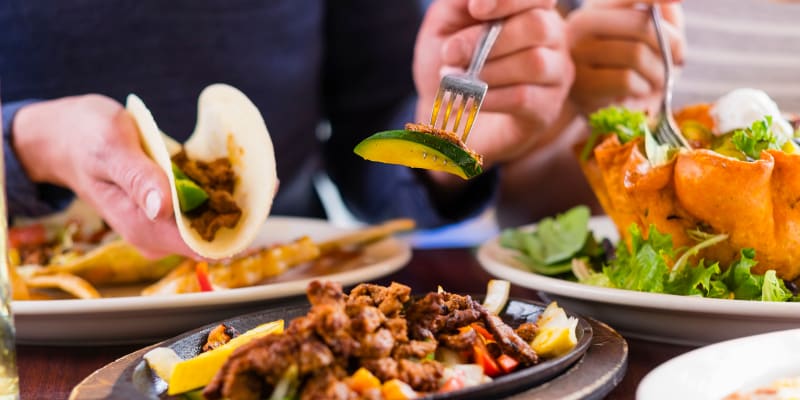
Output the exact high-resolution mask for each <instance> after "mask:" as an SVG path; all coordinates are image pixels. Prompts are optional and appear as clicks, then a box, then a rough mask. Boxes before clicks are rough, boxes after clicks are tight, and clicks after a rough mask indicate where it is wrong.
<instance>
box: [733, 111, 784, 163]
mask: <svg viewBox="0 0 800 400" xmlns="http://www.w3.org/2000/svg"><path fill="white" fill-rule="evenodd" d="M731 142H733V145H734V146H735V147H736V149H737V150H739V151H741V152H742V153H744V155H746V156H747V157H748V158H749V159H752V160H758V159H759V158H761V152H762V151H764V150H766V149H780V146H779V145H778V142H777V138H776V137H775V134H774V133H772V116H770V115H767V116H766V117H764V118H763V119H760V120H757V121H754V122H753V124H752V125H751V126H750V127H749V128H745V129H737V130H736V131H735V132H733V136H732V137H731Z"/></svg>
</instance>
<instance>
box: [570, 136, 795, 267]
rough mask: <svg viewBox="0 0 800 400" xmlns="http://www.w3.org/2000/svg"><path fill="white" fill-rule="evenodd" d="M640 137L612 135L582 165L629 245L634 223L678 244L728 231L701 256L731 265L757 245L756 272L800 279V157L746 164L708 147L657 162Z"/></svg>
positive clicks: (772, 153)
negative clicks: (698, 233)
mask: <svg viewBox="0 0 800 400" xmlns="http://www.w3.org/2000/svg"><path fill="white" fill-rule="evenodd" d="M640 143H641V140H634V141H631V142H628V143H626V144H621V143H620V142H619V141H618V139H617V137H616V135H609V136H608V137H607V138H606V139H605V140H603V141H602V142H601V143H600V144H599V145H598V146H597V147H595V149H594V151H593V156H592V157H591V158H590V159H588V160H586V161H582V162H581V167H582V169H583V172H584V174H585V175H586V177H587V180H588V181H589V184H590V185H591V186H592V188H593V190H594V192H595V194H596V195H597V197H598V199H599V200H600V203H601V205H602V206H603V209H604V210H605V211H606V213H607V214H608V215H609V216H610V217H611V219H612V220H613V221H614V223H615V224H616V226H617V228H618V229H619V231H620V235H621V237H622V238H623V239H624V240H625V241H626V242H627V243H630V233H629V232H628V227H629V226H630V224H632V223H636V224H637V225H639V227H640V229H641V231H642V232H647V229H648V227H649V226H650V225H651V224H653V225H655V226H656V227H657V228H658V230H659V231H661V232H664V233H669V234H670V235H671V236H672V240H673V244H674V245H675V247H676V248H679V247H682V246H691V245H693V244H696V242H695V241H694V240H692V239H691V238H690V237H689V235H688V234H687V230H690V229H701V230H703V231H705V232H712V233H726V234H728V235H729V238H728V240H726V241H723V242H721V243H719V244H717V245H715V246H712V247H710V248H707V249H704V250H702V251H701V252H700V254H699V256H698V257H702V258H705V259H707V260H715V261H719V262H720V265H721V266H723V267H725V266H727V265H728V264H729V263H730V262H732V261H733V260H734V259H735V258H736V257H737V256H738V254H739V251H740V249H743V248H753V249H755V251H756V260H757V261H758V264H757V265H756V266H755V267H754V268H753V271H754V272H756V273H764V272H766V271H767V270H769V269H774V270H776V272H777V275H778V276H779V277H781V278H783V279H787V280H793V279H795V278H797V277H798V276H800V207H797V206H798V205H800V181H798V180H797V179H796V178H795V177H797V176H800V175H798V174H800V156H798V155H794V154H787V153H783V152H781V151H777V150H767V151H764V152H762V153H761V159H759V160H756V161H752V162H748V161H739V160H737V159H734V158H731V157H728V156H725V155H722V154H719V153H716V152H713V151H711V150H705V149H694V150H690V151H681V152H680V153H679V154H678V155H677V156H676V157H674V158H673V159H672V160H671V161H670V162H669V163H667V164H664V165H660V166H656V167H653V166H651V165H650V163H649V161H648V160H647V158H646V157H645V156H644V154H642V151H641V150H640V148H641V146H640Z"/></svg>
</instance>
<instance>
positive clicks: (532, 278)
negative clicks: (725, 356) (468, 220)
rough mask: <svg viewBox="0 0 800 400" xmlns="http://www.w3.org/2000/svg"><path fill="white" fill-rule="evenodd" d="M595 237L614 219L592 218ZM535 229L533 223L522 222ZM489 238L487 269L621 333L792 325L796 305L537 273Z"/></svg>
mask: <svg viewBox="0 0 800 400" xmlns="http://www.w3.org/2000/svg"><path fill="white" fill-rule="evenodd" d="M589 227H590V229H591V230H592V231H593V232H594V234H595V236H596V237H597V238H608V239H610V240H612V241H616V240H617V239H618V234H617V230H616V227H615V225H614V223H613V222H612V221H611V220H610V219H609V218H608V217H605V216H601V217H593V218H592V219H591V220H590V222H589ZM522 229H535V225H530V226H526V227H522ZM515 256H516V253H515V252H514V251H512V250H509V249H506V248H503V247H502V246H501V245H500V243H499V237H495V238H493V239H491V240H489V241H487V242H485V243H484V244H482V245H481V246H480V248H479V250H478V255H477V257H478V260H479V262H480V263H481V265H482V266H483V268H484V269H485V270H486V271H487V272H489V273H490V274H492V275H494V276H497V277H500V278H502V279H506V280H509V281H511V282H514V283H515V284H517V285H520V286H523V287H527V288H530V289H535V290H539V291H541V292H543V294H544V295H545V297H548V298H552V299H555V300H558V302H559V304H560V305H562V306H563V307H565V308H568V309H570V310H573V311H575V312H577V313H580V314H582V315H586V316H589V317H593V318H597V319H599V320H601V321H603V322H605V323H608V324H609V325H611V326H612V327H614V328H615V329H616V330H618V331H620V332H622V333H623V334H624V335H627V336H630V337H636V338H642V339H647V340H654V341H659V342H666V343H674V344H683V345H704V344H709V343H714V342H719V341H723V340H728V339H733V338H737V337H742V336H749V335H754V334H758V333H765V332H772V331H778V330H785V329H791V328H796V327H797V326H798V324H800V304H798V303H790V302H787V303H774V302H760V301H744V300H727V299H711V298H701V297H690V296H676V295H669V294H658V293H644V292H635V291H629V290H620V289H612V288H604V287H595V286H589V285H584V284H580V283H576V282H571V281H567V280H564V279H559V278H552V277H548V276H543V275H537V274H534V273H532V272H530V270H529V269H528V268H527V267H525V266H524V265H523V264H522V263H520V262H519V261H517V260H516V259H515Z"/></svg>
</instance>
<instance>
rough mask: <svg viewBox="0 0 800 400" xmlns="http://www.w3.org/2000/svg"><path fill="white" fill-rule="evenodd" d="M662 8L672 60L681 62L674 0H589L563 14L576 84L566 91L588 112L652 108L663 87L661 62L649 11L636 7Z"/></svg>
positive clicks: (679, 23)
mask: <svg viewBox="0 0 800 400" xmlns="http://www.w3.org/2000/svg"><path fill="white" fill-rule="evenodd" d="M642 3H650V4H657V5H658V6H659V7H661V11H662V15H663V18H664V21H665V22H666V23H665V24H663V25H664V28H665V33H666V34H667V36H668V38H669V43H670V47H671V50H672V59H673V62H674V63H675V64H676V65H680V64H682V63H683V58H684V53H685V51H686V39H685V36H684V32H683V14H682V11H681V8H680V4H677V3H678V1H677V0H644V1H641V0H635V1H634V0H587V1H586V3H584V5H583V6H582V7H581V8H579V9H577V10H575V11H573V12H572V13H571V14H570V15H569V16H568V17H567V31H568V35H569V38H570V49H571V53H572V58H573V61H574V62H575V83H574V84H573V86H572V91H571V93H570V98H571V100H572V101H573V102H574V103H575V105H576V106H577V108H578V110H579V111H580V112H581V113H583V114H585V115H588V114H590V113H592V112H594V111H596V110H597V109H599V108H602V107H605V106H608V105H611V104H618V105H623V106H626V107H629V108H634V109H641V110H646V111H649V112H650V113H651V114H652V113H654V112H656V110H657V108H658V104H659V102H660V100H661V97H662V93H663V88H664V66H663V64H662V61H661V53H660V51H659V46H658V39H657V38H656V34H655V28H654V27H653V24H652V21H651V18H650V13H649V12H647V10H646V9H644V8H642V7H637V5H639V4H642Z"/></svg>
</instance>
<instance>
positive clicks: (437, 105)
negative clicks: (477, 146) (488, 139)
mask: <svg viewBox="0 0 800 400" xmlns="http://www.w3.org/2000/svg"><path fill="white" fill-rule="evenodd" d="M502 27H503V22H502V21H500V20H498V21H494V22H492V23H491V24H490V25H489V27H488V29H486V32H484V34H483V36H482V37H481V39H480V41H478V45H477V47H475V52H474V53H473V54H472V61H470V63H469V68H467V72H466V73H463V74H450V75H445V76H444V77H442V81H441V82H440V83H439V91H438V92H437V93H436V99H435V100H434V101H433V111H432V112H431V126H432V127H434V128H436V129H440V130H443V131H448V129H447V125H448V122H449V121H450V115H451V113H452V111H453V105H454V104H455V102H456V101H457V100H459V99H460V102H459V104H458V106H456V115H455V121H454V122H453V127H452V129H450V130H449V132H453V133H456V134H457V133H458V127H459V124H460V123H461V117H462V116H463V114H464V110H465V109H467V108H469V113H468V115H467V121H466V123H465V125H464V133H462V134H461V141H462V142H466V141H467V136H469V131H470V130H471V129H472V124H473V123H474V122H475V117H476V116H477V115H478V110H480V108H481V104H483V97H484V96H485V95H486V89H487V88H488V85H487V84H486V82H483V81H482V80H480V79H478V74H479V73H480V72H481V69H482V68H483V64H484V63H485V62H486V58H487V57H488V56H489V51H490V50H491V49H492V45H494V42H495V40H496V39H497V36H498V35H499V34H500V30H501V29H502ZM445 96H447V100H446V101H445ZM442 103H445V110H444V115H443V116H442V119H441V124H440V125H439V126H438V127H437V126H436V122H437V118H438V117H439V110H440V109H441V107H442ZM468 103H469V106H468Z"/></svg>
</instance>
